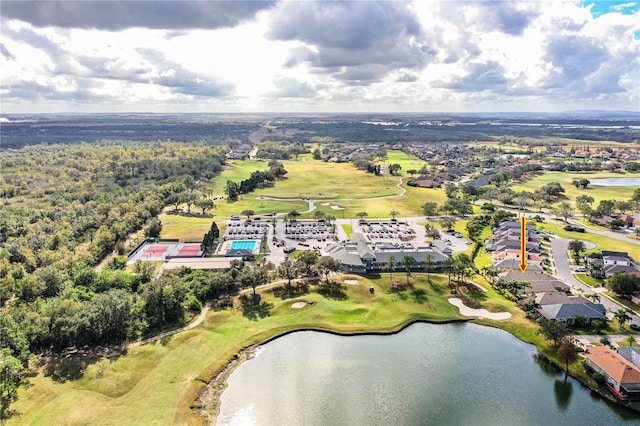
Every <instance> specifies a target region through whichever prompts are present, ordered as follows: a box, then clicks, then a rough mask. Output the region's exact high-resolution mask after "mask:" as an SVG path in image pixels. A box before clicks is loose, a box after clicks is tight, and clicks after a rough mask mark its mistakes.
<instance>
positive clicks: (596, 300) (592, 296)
mask: <svg viewBox="0 0 640 426" xmlns="http://www.w3.org/2000/svg"><path fill="white" fill-rule="evenodd" d="M584 297H586V298H587V299H589V300H590V301H591V303H600V295H599V294H598V293H585V295H584Z"/></svg>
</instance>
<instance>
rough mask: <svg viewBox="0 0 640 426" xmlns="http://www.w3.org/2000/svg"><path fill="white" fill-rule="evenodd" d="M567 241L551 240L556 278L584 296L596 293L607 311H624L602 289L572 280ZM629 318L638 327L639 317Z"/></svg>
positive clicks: (560, 239) (561, 239) (639, 323)
mask: <svg viewBox="0 0 640 426" xmlns="http://www.w3.org/2000/svg"><path fill="white" fill-rule="evenodd" d="M569 241H571V240H569V239H567V238H554V239H552V240H551V250H552V252H553V260H554V262H555V264H556V276H557V277H558V278H559V279H560V280H561V281H563V282H565V283H566V284H568V285H570V286H571V287H572V288H575V289H578V290H580V291H582V292H584V293H585V294H592V293H598V294H600V303H602V304H603V305H604V307H605V308H607V310H608V311H611V312H615V311H617V310H618V309H625V307H624V306H622V305H620V304H618V303H617V302H615V301H613V300H612V299H609V298H608V297H607V296H605V295H604V294H602V292H603V291H604V289H603V288H600V289H594V288H592V287H589V286H587V285H585V284H582V283H581V282H580V281H578V280H576V279H575V278H573V275H572V274H571V267H570V266H569V261H568V260H567V250H568V249H569ZM629 316H630V317H631V322H632V323H633V324H637V325H639V326H640V317H638V316H637V315H632V314H629Z"/></svg>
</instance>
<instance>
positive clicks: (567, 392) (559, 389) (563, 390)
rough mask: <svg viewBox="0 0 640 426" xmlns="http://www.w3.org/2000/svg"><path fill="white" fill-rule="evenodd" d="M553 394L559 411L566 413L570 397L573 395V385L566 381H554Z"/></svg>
mask: <svg viewBox="0 0 640 426" xmlns="http://www.w3.org/2000/svg"><path fill="white" fill-rule="evenodd" d="M553 392H554V394H555V395H556V403H557V404H558V409H560V411H566V410H567V407H569V403H571V395H573V383H571V380H567V379H562V380H560V379H556V381H555V383H554V384H553Z"/></svg>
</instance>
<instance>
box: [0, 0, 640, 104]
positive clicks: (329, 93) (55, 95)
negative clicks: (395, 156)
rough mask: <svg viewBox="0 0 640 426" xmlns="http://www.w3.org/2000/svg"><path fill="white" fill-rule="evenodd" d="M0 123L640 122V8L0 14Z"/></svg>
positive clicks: (61, 5) (546, 5)
mask: <svg viewBox="0 0 640 426" xmlns="http://www.w3.org/2000/svg"><path fill="white" fill-rule="evenodd" d="M0 16H1V21H0V25H1V26H0V101H1V107H0V111H1V112H3V113H12V112H92V111H93V112H111V111H113V112H147V111H148V112H254V111H265V112H303V111H305V112H306V111H308V112H323V111H326V112H334V111H335V112H437V111H449V112H477V111H564V110H576V109H579V110H586V109H604V110H639V109H640V1H589V0H527V1H507V0H504V1H479V0H469V1H451V0H441V1H431V0H416V1H379V2H378V1H345V2H337V1H312V0H308V1H302V0H297V1H289V0H278V1H213V2H200V1H189V2H186V1H99V0H92V1H52V0H46V1H35V2H32V1H5V0H0Z"/></svg>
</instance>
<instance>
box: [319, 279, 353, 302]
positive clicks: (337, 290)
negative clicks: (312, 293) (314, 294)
mask: <svg viewBox="0 0 640 426" xmlns="http://www.w3.org/2000/svg"><path fill="white" fill-rule="evenodd" d="M346 290H347V287H346V286H343V285H342V284H340V283H339V282H337V281H329V282H328V283H327V282H323V283H322V284H319V286H318V294H320V295H322V296H324V297H326V298H327V299H333V300H347V299H348V298H349V296H347V291H346Z"/></svg>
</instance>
